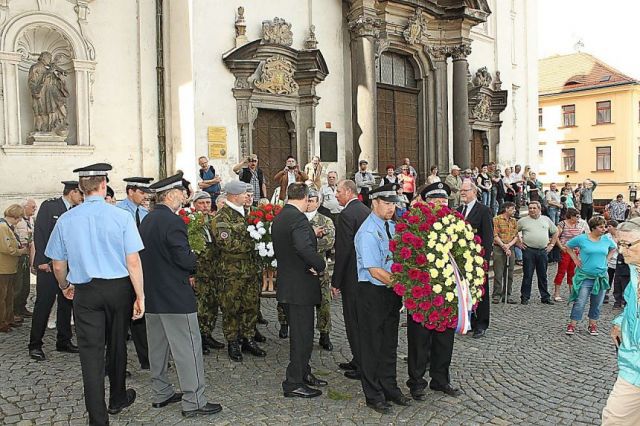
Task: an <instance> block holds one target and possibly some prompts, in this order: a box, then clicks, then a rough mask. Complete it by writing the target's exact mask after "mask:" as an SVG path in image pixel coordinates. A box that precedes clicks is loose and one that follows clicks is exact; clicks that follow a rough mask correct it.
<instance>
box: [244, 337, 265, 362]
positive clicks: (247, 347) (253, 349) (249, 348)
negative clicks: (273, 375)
mask: <svg viewBox="0 0 640 426" xmlns="http://www.w3.org/2000/svg"><path fill="white" fill-rule="evenodd" d="M242 352H249V353H250V354H251V355H253V356H257V357H260V358H264V357H265V356H267V353H266V352H265V351H263V350H262V349H261V348H260V347H259V346H258V344H257V343H256V341H255V340H253V339H251V340H249V339H245V340H244V341H243V342H242Z"/></svg>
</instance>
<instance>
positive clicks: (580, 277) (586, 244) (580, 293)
mask: <svg viewBox="0 0 640 426" xmlns="http://www.w3.org/2000/svg"><path fill="white" fill-rule="evenodd" d="M606 232H607V224H606V222H605V220H604V218H603V217H602V216H595V217H592V218H591V219H589V233H588V234H582V235H578V236H577V237H575V238H572V239H571V240H569V242H567V244H566V245H567V247H568V248H569V250H567V253H569V256H571V259H573V262H574V263H575V264H576V271H575V276H574V277H573V288H572V289H571V296H570V298H569V302H574V303H573V308H572V309H571V317H570V318H571V321H570V322H569V324H568V325H567V334H569V335H572V334H575V332H576V324H577V323H578V321H581V320H582V314H583V313H584V308H585V306H586V304H587V300H589V328H588V330H589V334H591V335H592V336H595V335H597V334H598V325H597V321H598V318H599V317H600V307H601V306H602V301H603V300H604V295H605V292H606V291H607V289H608V288H609V279H608V277H607V260H608V257H610V256H612V255H613V251H614V249H615V248H616V245H615V243H614V242H613V240H611V239H610V238H604V234H605V233H606ZM572 249H579V250H580V257H579V258H578V255H576V253H575V252H574V251H573V250H572Z"/></svg>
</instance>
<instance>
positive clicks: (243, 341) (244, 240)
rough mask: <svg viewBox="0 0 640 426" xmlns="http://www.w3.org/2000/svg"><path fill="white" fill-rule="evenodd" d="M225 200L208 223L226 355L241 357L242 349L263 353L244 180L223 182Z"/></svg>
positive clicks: (234, 359)
mask: <svg viewBox="0 0 640 426" xmlns="http://www.w3.org/2000/svg"><path fill="white" fill-rule="evenodd" d="M225 192H226V193H227V201H226V203H225V205H224V206H223V207H222V208H221V209H220V210H218V212H217V213H216V216H215V218H214V219H213V222H212V224H211V229H212V234H213V235H212V237H213V242H214V245H215V246H216V248H217V249H218V250H219V259H220V260H219V263H218V264H219V269H218V272H219V276H220V287H219V288H218V297H219V299H218V300H219V302H220V307H221V308H222V330H223V332H224V337H225V339H226V340H227V343H228V351H229V358H231V359H232V360H233V361H242V352H243V351H245V352H249V353H251V354H253V355H255V356H258V357H264V356H266V352H265V351H263V350H262V349H261V348H260V347H258V345H257V344H256V342H255V340H254V338H253V337H254V334H255V327H256V320H257V316H258V303H257V301H258V297H259V288H258V285H257V283H256V277H257V275H256V270H255V268H256V263H255V258H254V251H255V243H254V242H253V240H252V238H251V236H249V232H248V231H247V222H246V217H245V210H244V203H245V200H246V197H247V188H246V184H245V183H244V182H240V181H231V182H229V183H228V184H227V185H226V186H225Z"/></svg>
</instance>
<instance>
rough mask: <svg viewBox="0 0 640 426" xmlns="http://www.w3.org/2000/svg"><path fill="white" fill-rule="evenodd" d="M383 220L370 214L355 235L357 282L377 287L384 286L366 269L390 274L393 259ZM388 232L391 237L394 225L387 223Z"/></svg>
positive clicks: (390, 222)
mask: <svg viewBox="0 0 640 426" xmlns="http://www.w3.org/2000/svg"><path fill="white" fill-rule="evenodd" d="M384 222H385V221H384V220H382V219H380V218H379V217H378V216H376V215H375V213H371V214H370V215H369V217H368V218H366V219H365V221H364V222H362V225H361V226H360V229H358V232H357V233H356V237H355V246H356V260H357V262H358V281H369V282H371V283H372V284H375V285H378V286H384V284H383V283H381V282H380V281H378V280H376V279H375V278H373V277H372V276H371V274H370V273H369V269H368V268H382V269H384V270H385V271H387V272H391V264H392V263H393V259H392V257H391V251H389V238H388V237H387V232H386V231H385V229H384ZM388 223H389V232H390V233H391V236H392V237H393V235H394V234H395V232H396V224H395V223H394V222H393V221H391V220H390V221H388Z"/></svg>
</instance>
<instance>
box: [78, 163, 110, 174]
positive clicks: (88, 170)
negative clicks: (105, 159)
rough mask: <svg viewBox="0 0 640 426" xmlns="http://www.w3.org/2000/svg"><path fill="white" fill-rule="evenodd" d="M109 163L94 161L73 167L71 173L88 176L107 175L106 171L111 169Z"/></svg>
mask: <svg viewBox="0 0 640 426" xmlns="http://www.w3.org/2000/svg"><path fill="white" fill-rule="evenodd" d="M112 168H113V167H111V164H107V163H96V164H92V165H90V166H87V167H80V168H79V169H75V170H74V171H73V173H78V176H80V177H90V176H107V174H108V173H107V172H108V171H109V170H111V169H112Z"/></svg>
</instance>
